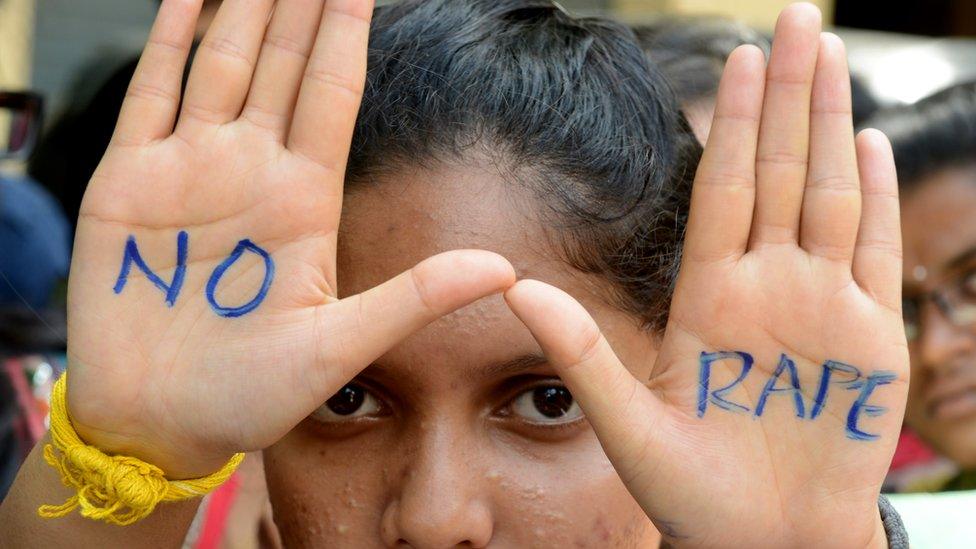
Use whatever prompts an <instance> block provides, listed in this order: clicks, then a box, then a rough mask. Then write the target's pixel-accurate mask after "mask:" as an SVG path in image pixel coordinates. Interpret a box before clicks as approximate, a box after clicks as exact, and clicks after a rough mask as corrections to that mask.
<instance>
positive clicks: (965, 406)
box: [870, 83, 976, 490]
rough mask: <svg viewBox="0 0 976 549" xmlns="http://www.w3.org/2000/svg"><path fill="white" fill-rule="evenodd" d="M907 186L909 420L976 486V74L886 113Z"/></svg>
mask: <svg viewBox="0 0 976 549" xmlns="http://www.w3.org/2000/svg"><path fill="white" fill-rule="evenodd" d="M870 123H871V124H874V125H876V126H877V127H880V128H882V129H884V130H885V133H886V134H888V135H889V136H890V137H891V141H892V145H893V146H894V151H895V161H896V163H897V165H898V181H899V185H900V187H901V190H902V193H901V194H902V218H903V219H904V224H903V229H902V232H903V235H904V240H905V262H904V290H903V291H904V312H905V326H906V331H907V333H908V338H909V349H910V351H911V359H912V384H911V390H910V391H909V393H908V407H907V410H906V413H905V419H906V421H907V423H908V425H909V426H910V427H911V428H912V430H914V431H915V432H916V433H918V434H919V435H921V437H922V438H924V439H925V441H926V442H928V443H929V444H931V445H932V446H933V447H934V448H935V449H936V450H938V451H939V453H941V454H942V455H944V456H947V457H948V458H950V459H951V460H952V461H954V462H955V463H956V464H958V465H959V466H960V468H961V469H962V470H963V472H962V473H961V474H960V475H959V476H957V477H956V478H954V479H952V480H951V481H949V482H948V484H947V485H946V486H945V488H946V489H966V490H972V489H974V488H976V474H974V471H976V222H974V220H973V212H974V211H976V83H968V84H959V85H956V86H954V87H952V88H949V89H947V90H944V91H942V92H939V93H937V94H935V95H933V96H931V97H928V98H926V99H923V100H921V101H919V102H918V103H916V104H913V105H908V106H904V107H898V108H894V109H890V110H887V111H882V112H880V113H878V114H877V115H876V116H875V117H874V118H872V119H871V120H870Z"/></svg>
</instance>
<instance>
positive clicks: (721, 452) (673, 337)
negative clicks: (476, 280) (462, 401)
mask: <svg viewBox="0 0 976 549" xmlns="http://www.w3.org/2000/svg"><path fill="white" fill-rule="evenodd" d="M819 29H820V16H819V13H818V12H817V11H816V9H815V8H813V7H812V6H809V5H802V4H798V5H793V6H791V7H789V8H787V9H786V10H785V11H784V12H783V14H782V15H781V17H780V20H779V22H778V24H777V31H776V36H775V40H774V47H773V53H772V56H771V58H770V61H769V64H768V67H766V65H765V63H764V60H763V58H762V55H761V53H760V52H759V51H758V50H757V49H756V48H750V47H746V48H740V49H738V50H736V51H735V52H733V54H732V56H731V57H730V59H729V62H728V65H727V67H726V71H725V75H724V76H723V81H722V86H721V89H720V91H719V96H718V100H717V106H716V113H715V120H714V122H713V125H712V130H711V133H710V137H709V142H708V144H707V146H706V149H705V153H704V156H703V158H702V162H701V165H700V167H699V171H698V174H697V176H696V180H695V189H694V193H693V196H692V205H691V213H690V218H689V223H688V229H687V236H686V239H685V246H684V252H683V258H682V265H681V272H680V275H679V277H678V282H677V286H676V290H675V295H674V298H673V301H672V306H671V311H670V315H669V320H668V325H667V329H666V332H665V336H664V339H663V340H662V343H661V346H660V351H659V354H658V356H657V359H656V361H655V365H654V369H653V371H652V373H651V376H650V379H649V380H637V379H635V378H634V377H633V376H631V375H630V374H629V373H628V372H627V370H626V369H625V368H624V367H623V366H622V365H621V364H620V362H619V361H618V360H617V358H616V356H614V354H613V351H612V350H611V349H610V346H609V344H608V343H607V342H606V340H605V339H604V338H603V337H602V336H601V335H600V333H599V330H598V328H597V327H596V325H595V324H594V323H593V321H592V319H590V317H589V316H588V315H587V314H586V312H585V311H584V310H583V309H582V307H581V306H580V305H579V304H578V303H576V302H575V301H574V300H572V298H570V297H569V296H568V295H566V294H563V293H562V292H559V291H558V290H556V289H554V288H552V287H549V286H546V285H544V284H542V283H539V282H532V281H523V282H520V283H518V284H516V286H515V287H513V288H512V289H510V290H509V291H508V292H507V294H506V297H507V299H508V301H509V304H510V306H511V307H512V309H513V310H514V311H515V312H516V314H518V315H519V317H520V318H521V319H522V320H523V321H524V322H525V323H526V325H527V326H528V327H529V329H530V330H532V332H533V333H534V335H535V336H536V339H538V340H539V342H540V344H541V345H542V347H543V349H544V350H545V351H546V354H547V356H548V357H549V359H550V361H551V362H552V363H553V364H554V366H556V367H557V369H559V371H560V375H561V376H562V377H563V379H564V380H565V381H566V383H567V385H568V386H569V388H570V390H571V391H572V392H573V394H574V395H575V396H576V398H577V399H579V401H580V404H581V406H582V407H583V409H584V410H585V412H586V414H587V417H588V418H589V420H590V422H591V424H592V425H593V427H594V429H595V430H596V432H597V435H598V436H599V437H600V440H601V442H602V444H603V446H604V449H605V450H606V452H607V455H608V456H609V457H610V459H611V461H612V462H613V463H614V466H615V467H616V469H617V472H618V473H619V474H620V476H621V478H622V479H623V480H624V482H625V483H626V485H627V487H628V489H629V490H630V491H631V493H632V494H633V495H634V496H635V498H636V499H637V501H638V502H639V503H640V504H641V506H642V507H643V509H644V510H645V511H646V512H647V514H648V516H650V517H651V519H652V520H653V521H654V522H655V524H656V525H657V526H658V528H659V529H660V530H661V531H662V532H663V533H664V534H665V536H666V537H668V538H669V540H670V541H671V542H672V543H673V544H682V543H686V544H690V545H697V546H701V545H705V546H731V547H761V546H797V545H809V544H813V543H817V544H819V545H836V546H841V547H855V546H861V547H863V546H866V545H872V544H876V543H877V544H880V543H882V542H884V530H883V527H882V525H881V521H880V516H879V512H878V509H877V498H878V494H879V492H880V488H881V483H882V481H883V479H884V476H885V473H886V470H887V467H888V464H889V463H890V460H891V456H892V453H893V452H894V447H895V443H896V441H897V438H898V433H899V429H900V427H901V420H902V414H903V411H904V403H905V398H906V394H907V388H908V353H907V345H906V342H905V334H904V328H903V325H902V321H901V310H900V308H901V293H900V292H901V257H900V236H899V223H898V200H897V182H896V179H895V171H894V165H893V161H892V158H891V150H890V147H889V145H888V144H887V142H886V140H885V139H884V137H883V136H882V135H880V134H878V133H877V132H865V133H863V134H862V135H861V136H859V137H858V138H857V139H856V140H855V137H854V132H853V127H852V122H851V112H850V109H851V99H850V80H849V78H850V77H849V74H848V71H847V65H846V60H845V58H844V49H843V44H842V43H841V42H840V40H839V39H838V38H837V37H836V36H833V35H821V34H820V32H819Z"/></svg>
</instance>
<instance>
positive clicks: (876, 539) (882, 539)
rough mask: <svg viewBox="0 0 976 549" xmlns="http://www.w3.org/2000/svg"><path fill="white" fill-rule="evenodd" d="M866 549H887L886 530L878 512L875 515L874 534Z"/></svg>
mask: <svg viewBox="0 0 976 549" xmlns="http://www.w3.org/2000/svg"><path fill="white" fill-rule="evenodd" d="M867 547H869V548H870V549H888V530H886V529H885V525H884V520H883V519H882V518H881V512H880V511H878V512H877V513H875V516H874V534H873V536H872V537H871V541H870V543H868V544H867Z"/></svg>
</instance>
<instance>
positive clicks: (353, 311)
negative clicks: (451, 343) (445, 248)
mask: <svg viewBox="0 0 976 549" xmlns="http://www.w3.org/2000/svg"><path fill="white" fill-rule="evenodd" d="M514 283H515V270H514V269H513V268H512V266H511V264H510V263H509V262H508V261H507V260H506V259H505V258H503V257H501V256H500V255H498V254H494V253H491V252H486V251H481V250H458V251H453V252H447V253H443V254H440V255H436V256H434V257H431V258H428V259H426V260H424V261H422V262H421V263H419V264H417V265H416V266H415V267H414V268H413V269H411V270H409V271H407V272H405V273H403V274H401V275H399V276H397V277H395V278H393V279H391V280H389V281H387V282H385V283H384V284H381V285H379V286H377V287H375V288H373V289H371V290H369V291H366V292H363V293H361V294H358V295H355V296H352V297H349V298H346V299H343V300H342V301H339V302H336V303H332V304H329V305H323V306H321V307H320V308H319V310H318V311H317V315H316V325H317V335H316V338H315V339H316V344H317V348H318V349H319V350H320V352H321V353H322V355H321V356H322V357H323V358H322V359H321V360H320V361H319V362H320V363H321V364H324V365H327V366H328V368H327V370H326V373H327V374H328V376H329V377H328V379H327V381H326V385H327V386H330V387H333V386H334V383H335V382H336V377H335V376H339V377H340V378H341V379H340V381H341V382H344V380H346V379H349V378H351V377H353V376H354V375H356V374H357V373H358V372H359V371H360V370H362V369H363V368H364V367H366V366H368V365H369V364H370V363H371V362H372V361H374V360H376V359H377V358H378V357H379V356H381V355H382V354H383V353H385V352H386V351H388V350H389V349H390V348H391V347H393V346H394V345H396V344H397V343H399V342H400V340H402V339H403V338H405V337H407V336H408V335H410V334H411V333H413V332H415V331H417V330H419V329H421V328H423V327H424V326H426V325H427V324H430V323H431V322H433V321H434V320H437V319H438V318H440V317H442V316H444V315H447V314H449V313H451V312H453V311H455V310H457V309H459V308H461V307H463V306H465V305H467V304H469V303H472V302H474V301H476V300H478V299H481V298H482V297H485V296H489V295H492V294H497V293H499V292H501V291H503V290H505V289H506V288H508V287H509V286H511V285H512V284H514Z"/></svg>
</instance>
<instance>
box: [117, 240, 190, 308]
mask: <svg viewBox="0 0 976 549" xmlns="http://www.w3.org/2000/svg"><path fill="white" fill-rule="evenodd" d="M188 238H189V237H188V235H187V234H186V231H180V232H179V234H178V235H176V270H175V271H174V272H173V280H172V282H170V283H169V284H166V283H165V282H163V279H161V278H159V275H157V274H156V273H154V272H153V271H152V269H150V268H149V266H148V265H146V262H145V261H143V259H142V256H141V255H140V254H139V246H138V245H137V244H136V237H134V236H132V235H130V236H129V238H128V240H126V242H125V251H124V253H123V255H122V269H121V270H120V271H119V277H118V279H116V281H115V288H114V290H115V293H116V294H120V293H122V289H123V288H125V283H126V282H127V281H128V280H129V271H130V270H131V269H132V264H133V263H135V265H136V267H138V268H139V270H140V271H142V272H143V274H145V275H146V278H147V279H148V280H149V281H150V282H152V283H153V284H154V285H155V286H156V287H157V288H159V289H160V290H162V291H163V292H165V293H166V305H167V306H169V307H172V306H173V304H175V303H176V298H177V297H179V295H180V289H181V288H182V287H183V279H184V278H185V277H186V255H187V247H188Z"/></svg>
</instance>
